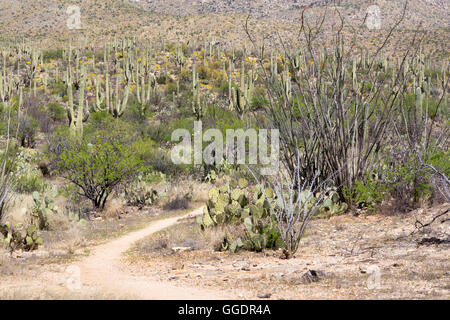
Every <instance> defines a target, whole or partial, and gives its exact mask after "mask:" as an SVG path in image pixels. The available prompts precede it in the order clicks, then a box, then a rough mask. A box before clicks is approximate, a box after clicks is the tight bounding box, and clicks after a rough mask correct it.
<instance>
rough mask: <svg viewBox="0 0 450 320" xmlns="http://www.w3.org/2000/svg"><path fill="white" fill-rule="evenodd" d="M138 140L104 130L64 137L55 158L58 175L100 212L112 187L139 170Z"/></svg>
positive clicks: (140, 149)
mask: <svg viewBox="0 0 450 320" xmlns="http://www.w3.org/2000/svg"><path fill="white" fill-rule="evenodd" d="M143 149H144V148H143V145H142V141H141V142H139V141H134V142H133V141H130V139H129V135H127V134H126V132H125V131H124V130H121V129H117V128H116V129H113V128H106V129H102V130H99V131H96V132H94V133H93V134H87V135H85V136H83V137H82V138H76V137H70V136H69V137H68V138H67V140H65V141H64V142H63V143H62V145H61V148H60V154H59V155H58V156H57V158H58V161H57V167H58V171H59V173H60V174H61V175H62V176H63V177H64V178H66V179H67V180H69V181H71V182H72V183H74V184H75V185H77V186H78V187H79V188H80V191H79V194H80V195H82V196H85V197H86V198H88V199H89V200H91V202H92V204H93V206H94V208H95V209H104V207H105V204H106V201H107V199H108V197H109V196H110V195H111V193H112V192H113V191H114V189H115V187H116V186H117V185H118V184H119V183H121V182H124V181H128V180H130V179H132V178H133V177H134V176H135V175H136V174H138V172H139V171H140V170H141V163H142V161H141V157H140V155H141V154H142V150H143Z"/></svg>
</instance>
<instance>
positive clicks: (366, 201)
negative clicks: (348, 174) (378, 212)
mask: <svg viewBox="0 0 450 320" xmlns="http://www.w3.org/2000/svg"><path fill="white" fill-rule="evenodd" d="M383 189H385V187H384V186H383V185H382V184H381V183H380V181H378V180H377V179H375V178H372V177H368V178H366V180H365V181H362V180H359V179H358V180H356V181H355V183H354V185H353V186H352V188H351V189H347V188H344V195H345V198H346V199H348V200H349V201H350V202H351V203H352V204H355V205H357V206H358V207H359V208H368V209H371V210H374V208H375V205H376V204H378V203H380V202H381V201H382V200H383V198H384V193H383Z"/></svg>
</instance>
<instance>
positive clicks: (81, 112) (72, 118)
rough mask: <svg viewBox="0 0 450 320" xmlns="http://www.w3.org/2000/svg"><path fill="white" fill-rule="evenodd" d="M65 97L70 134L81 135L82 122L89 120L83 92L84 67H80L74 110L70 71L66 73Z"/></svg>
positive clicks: (84, 82) (84, 83)
mask: <svg viewBox="0 0 450 320" xmlns="http://www.w3.org/2000/svg"><path fill="white" fill-rule="evenodd" d="M66 83H67V97H68V100H69V101H68V110H67V117H68V119H69V128H70V131H71V132H72V134H74V135H76V136H82V135H83V122H86V121H87V119H88V118H89V107H88V102H87V100H86V102H85V100H84V90H85V85H86V69H85V67H84V65H82V67H81V75H80V79H79V83H80V88H79V91H78V107H77V108H76V109H75V106H74V101H73V89H72V79H71V76H70V71H69V70H68V71H67V79H66Z"/></svg>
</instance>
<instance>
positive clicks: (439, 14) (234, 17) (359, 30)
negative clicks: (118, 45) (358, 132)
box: [0, 0, 450, 57]
mask: <svg viewBox="0 0 450 320" xmlns="http://www.w3.org/2000/svg"><path fill="white" fill-rule="evenodd" d="M371 4H372V2H371V1H355V0H349V1H337V2H335V1H330V0H323V1H300V0H293V1H288V0H277V1H268V0H256V1H235V0H203V1H191V0H170V1H165V0H155V1H136V0H119V1H118V0H106V1H101V2H99V1H96V0H76V1H72V0H70V1H68V0H23V1H20V2H18V1H15V0H1V1H0V13H1V15H0V30H2V36H3V37H6V38H11V37H25V38H34V39H40V40H41V41H44V42H45V43H49V42H55V41H65V40H67V39H74V38H75V39H77V38H84V37H90V38H94V39H96V40H101V39H104V38H110V37H111V36H112V35H115V34H116V35H119V36H122V35H127V36H137V37H138V38H139V39H141V40H148V41H155V40H158V41H159V40H162V39H164V41H166V42H172V41H183V42H187V41H203V40H204V39H213V38H214V39H215V40H216V41H219V42H222V43H223V44H225V45H228V46H232V45H234V46H243V45H244V44H245V42H247V41H248V38H247V35H246V34H245V30H244V26H245V21H246V19H247V15H248V14H251V16H252V18H251V20H250V31H251V32H252V34H254V35H258V36H260V37H264V38H265V39H266V43H270V44H271V45H274V46H277V45H279V43H278V39H279V38H280V37H281V38H282V39H284V40H286V41H289V40H290V39H292V37H295V36H296V32H297V30H298V29H299V27H300V17H301V13H302V11H303V10H304V9H305V8H307V9H308V10H306V11H305V17H306V18H307V19H308V21H309V22H310V23H311V24H314V22H317V21H319V19H321V17H322V15H325V19H324V25H323V29H324V30H325V31H331V30H332V29H335V28H337V27H338V26H339V24H340V20H339V15H340V16H341V17H342V18H343V19H344V20H345V23H346V25H348V28H347V29H346V30H344V31H345V32H347V34H348V38H353V39H354V41H355V40H356V41H355V42H357V43H359V44H361V43H362V44H364V45H366V46H369V47H370V45H371V43H372V42H373V41H376V40H377V39H380V37H381V36H382V35H383V34H386V32H387V30H388V29H389V28H390V27H391V26H392V25H393V24H394V23H395V22H396V21H398V19H399V17H400V16H401V12H402V9H403V5H404V2H403V1H384V0H380V1H378V2H377V5H378V6H379V7H380V12H381V30H369V29H368V28H367V27H366V26H365V25H364V21H365V20H364V19H365V17H366V13H367V8H368V7H369V6H370V5H371ZM70 5H76V6H79V7H80V11H81V24H82V29H81V30H69V29H68V28H67V26H66V21H67V18H68V14H67V13H66V9H67V7H68V6H70ZM448 12H449V10H448V2H447V1H443V0H414V1H409V2H408V8H407V12H406V15H405V19H404V21H403V22H402V23H401V24H400V25H399V27H398V28H399V29H400V30H401V32H399V33H397V35H396V37H395V38H394V41H392V42H391V49H392V50H402V49H405V48H407V47H408V41H409V40H410V39H411V38H412V37H413V36H414V31H413V30H417V29H420V30H422V31H424V32H427V33H428V37H427V38H428V39H429V40H427V41H428V42H427V46H426V47H428V48H430V53H431V55H433V56H440V57H442V56H445V53H446V51H447V49H448V39H449V32H448V31H449V21H450V20H449V14H448ZM421 25H422V27H420V26H421Z"/></svg>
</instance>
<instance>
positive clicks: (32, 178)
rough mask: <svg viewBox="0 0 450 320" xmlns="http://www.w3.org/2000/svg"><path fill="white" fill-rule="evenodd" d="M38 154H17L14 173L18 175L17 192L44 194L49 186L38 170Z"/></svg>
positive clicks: (22, 152) (24, 152) (23, 151)
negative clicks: (36, 163)
mask: <svg viewBox="0 0 450 320" xmlns="http://www.w3.org/2000/svg"><path fill="white" fill-rule="evenodd" d="M36 161H37V154H36V153H35V152H27V151H25V150H22V151H20V152H19V153H18V154H17V157H16V162H15V167H14V172H15V175H16V186H15V191H16V192H20V193H31V192H34V191H38V192H43V191H44V190H45V189H46V188H47V187H48V186H47V184H46V183H45V182H44V179H43V175H42V172H41V171H40V170H38V169H37V168H36V165H35V162H36Z"/></svg>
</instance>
